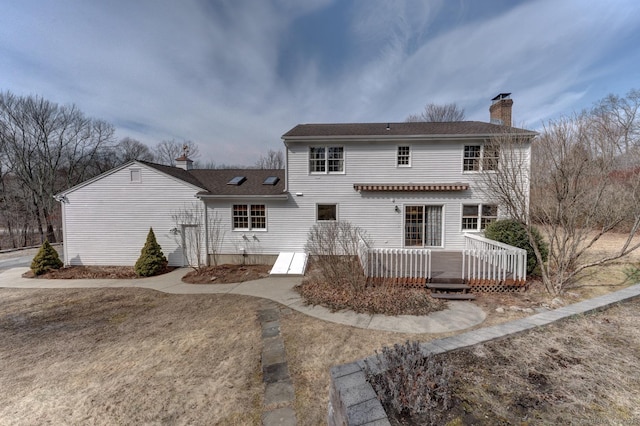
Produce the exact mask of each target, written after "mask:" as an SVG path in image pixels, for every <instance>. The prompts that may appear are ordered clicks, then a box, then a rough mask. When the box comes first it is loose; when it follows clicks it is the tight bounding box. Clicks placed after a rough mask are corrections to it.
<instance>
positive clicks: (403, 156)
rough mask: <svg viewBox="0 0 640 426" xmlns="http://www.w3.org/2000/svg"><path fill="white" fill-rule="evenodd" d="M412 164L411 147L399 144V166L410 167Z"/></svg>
mask: <svg viewBox="0 0 640 426" xmlns="http://www.w3.org/2000/svg"><path fill="white" fill-rule="evenodd" d="M410 166H411V147H408V146H399V147H398V167H410Z"/></svg>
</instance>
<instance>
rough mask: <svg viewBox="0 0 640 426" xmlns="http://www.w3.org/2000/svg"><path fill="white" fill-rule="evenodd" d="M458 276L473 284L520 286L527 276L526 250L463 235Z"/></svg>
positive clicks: (472, 235)
mask: <svg viewBox="0 0 640 426" xmlns="http://www.w3.org/2000/svg"><path fill="white" fill-rule="evenodd" d="M462 279H463V280H466V281H468V282H469V283H470V284H476V285H490V284H512V285H522V284H524V283H525V282H526V279H527V252H526V250H523V249H520V248H517V247H513V246H510V245H508V244H503V243H500V242H498V241H494V240H490V239H488V238H485V237H482V236H479V235H474V234H465V249H464V250H463V251H462Z"/></svg>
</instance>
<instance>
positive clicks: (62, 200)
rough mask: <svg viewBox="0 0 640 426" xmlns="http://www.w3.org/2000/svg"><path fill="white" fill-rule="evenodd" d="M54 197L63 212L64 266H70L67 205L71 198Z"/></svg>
mask: <svg viewBox="0 0 640 426" xmlns="http://www.w3.org/2000/svg"><path fill="white" fill-rule="evenodd" d="M53 199H54V200H56V201H57V202H59V203H60V204H61V207H62V209H61V213H62V218H61V219H62V257H63V258H64V266H69V253H68V252H67V215H66V208H65V205H66V204H67V203H68V202H69V199H68V198H67V197H66V196H64V195H62V196H56V195H54V196H53Z"/></svg>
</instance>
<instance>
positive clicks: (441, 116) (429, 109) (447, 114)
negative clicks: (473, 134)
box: [405, 103, 465, 122]
mask: <svg viewBox="0 0 640 426" xmlns="http://www.w3.org/2000/svg"><path fill="white" fill-rule="evenodd" d="M464 117H465V116H464V108H460V107H459V106H458V105H457V104H455V103H451V104H444V105H438V104H433V103H431V104H427V105H426V106H425V107H424V111H422V112H421V113H420V114H411V115H409V116H408V117H407V119H406V120H405V121H407V122H416V121H439V122H444V121H462V120H464Z"/></svg>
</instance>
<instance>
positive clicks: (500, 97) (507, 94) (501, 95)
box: [491, 93, 511, 102]
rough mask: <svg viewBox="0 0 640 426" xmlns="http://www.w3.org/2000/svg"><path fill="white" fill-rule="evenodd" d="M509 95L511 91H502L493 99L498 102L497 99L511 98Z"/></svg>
mask: <svg viewBox="0 0 640 426" xmlns="http://www.w3.org/2000/svg"><path fill="white" fill-rule="evenodd" d="M509 96H511V93H500V94H498V96H496V97H495V98H493V99H491V100H492V101H494V102H497V101H501V100H502V99H509Z"/></svg>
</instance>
